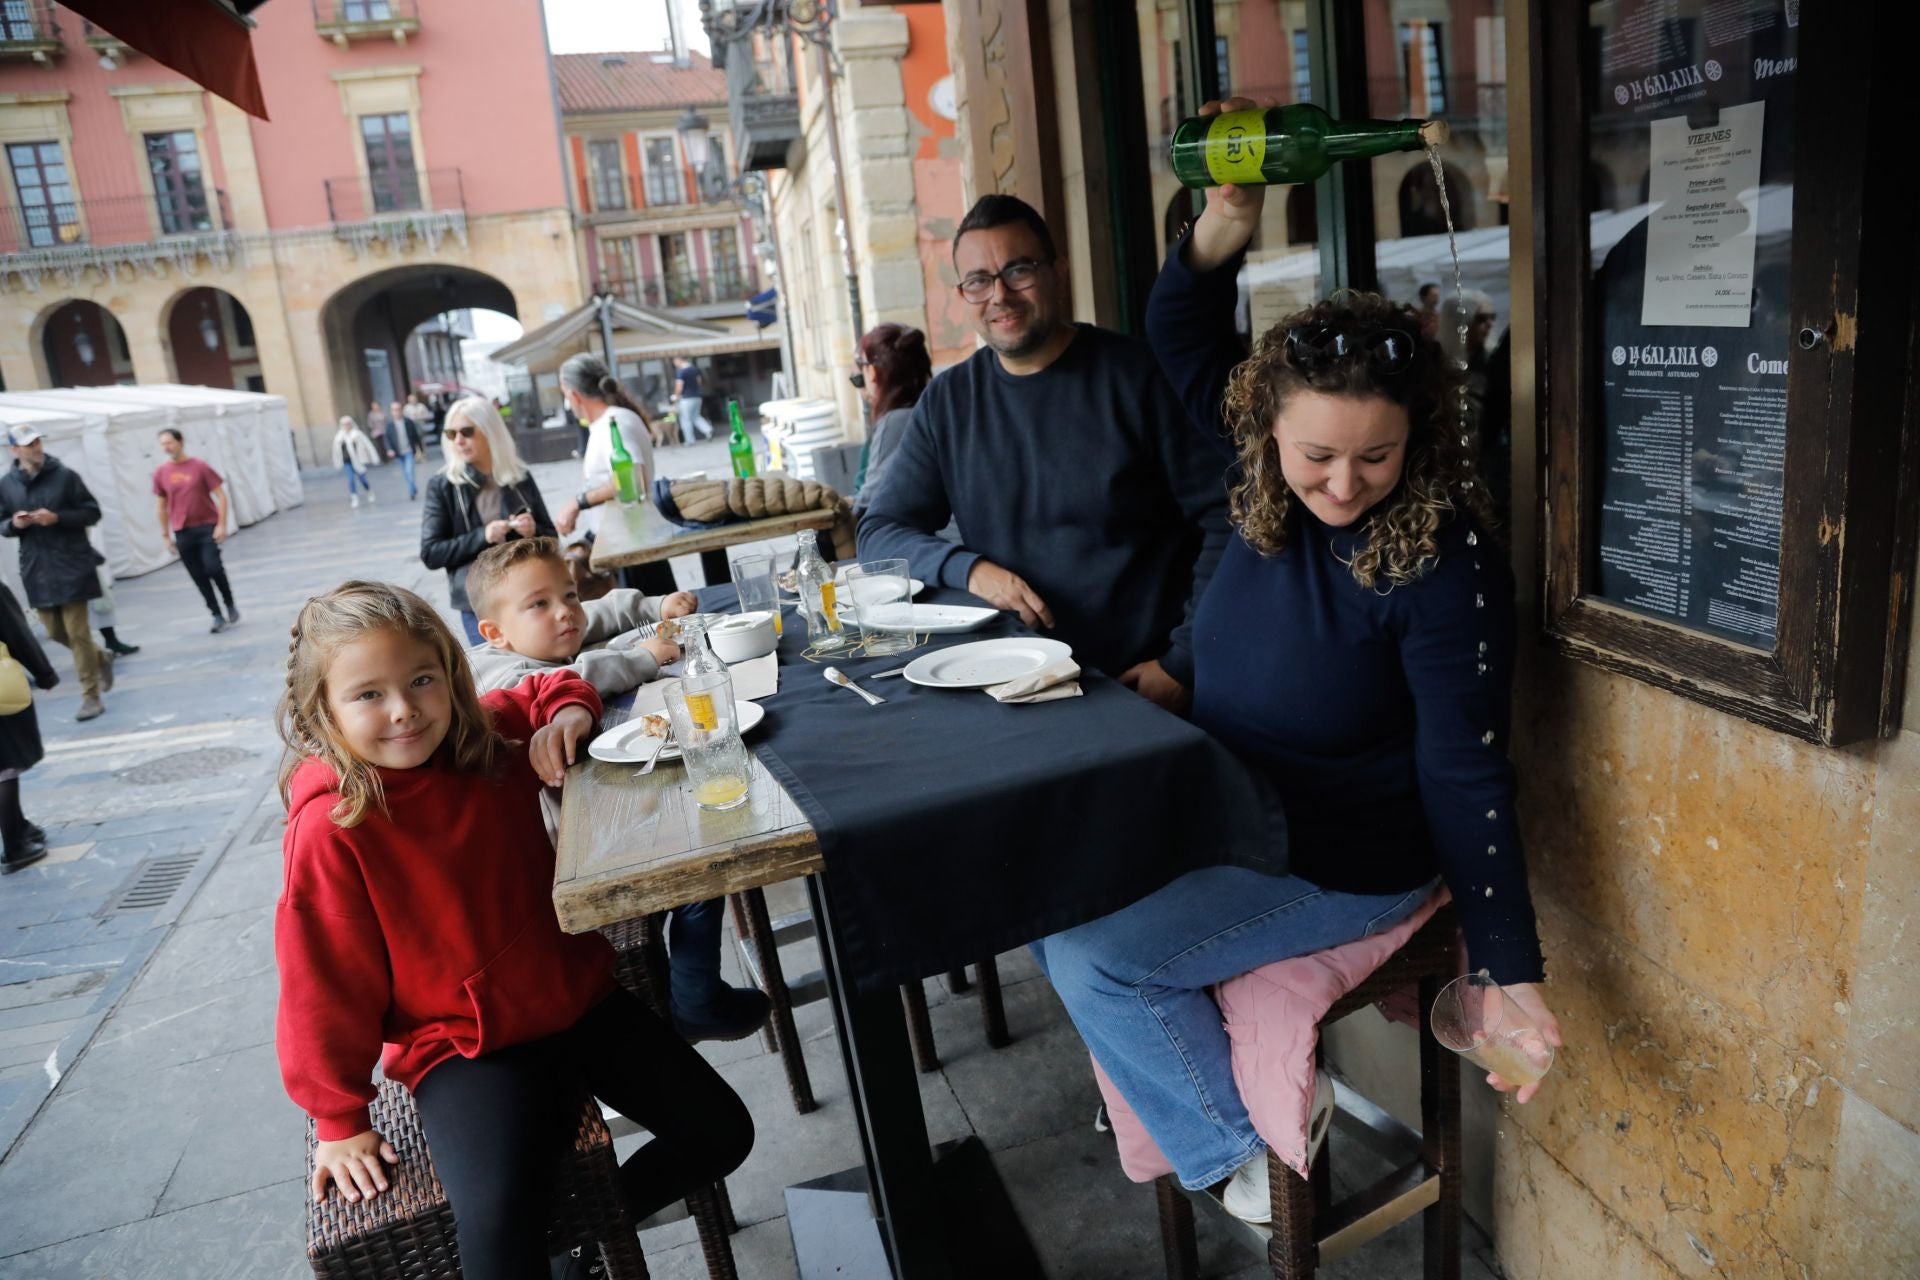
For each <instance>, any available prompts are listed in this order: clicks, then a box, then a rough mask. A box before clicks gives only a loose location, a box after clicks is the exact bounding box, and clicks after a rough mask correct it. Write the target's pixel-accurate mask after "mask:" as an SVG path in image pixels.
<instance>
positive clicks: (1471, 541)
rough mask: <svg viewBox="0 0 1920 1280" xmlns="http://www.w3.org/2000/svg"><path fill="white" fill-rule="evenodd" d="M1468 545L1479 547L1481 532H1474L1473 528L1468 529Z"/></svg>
mask: <svg viewBox="0 0 1920 1280" xmlns="http://www.w3.org/2000/svg"><path fill="white" fill-rule="evenodd" d="M1467 545H1468V546H1470V547H1477V546H1479V545H1480V535H1479V534H1477V533H1474V532H1473V531H1472V530H1468V531H1467Z"/></svg>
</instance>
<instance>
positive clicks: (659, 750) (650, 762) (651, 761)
mask: <svg viewBox="0 0 1920 1280" xmlns="http://www.w3.org/2000/svg"><path fill="white" fill-rule="evenodd" d="M672 745H673V721H672V720H668V721H667V736H666V737H664V738H662V739H660V745H659V746H657V747H655V748H654V749H653V754H652V755H651V756H649V757H648V758H647V764H646V767H645V768H643V769H640V770H638V771H636V772H635V773H634V775H633V776H634V777H636V778H644V777H646V776H647V775H648V774H650V773H652V772H653V766H655V765H657V764H659V763H660V757H661V756H663V755H665V754H666V752H667V748H668V747H669V746H672Z"/></svg>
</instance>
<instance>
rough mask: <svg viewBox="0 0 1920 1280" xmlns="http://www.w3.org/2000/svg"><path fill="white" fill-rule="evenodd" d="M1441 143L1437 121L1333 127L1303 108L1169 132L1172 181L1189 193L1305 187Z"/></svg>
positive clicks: (1223, 118) (1230, 115) (1226, 117)
mask: <svg viewBox="0 0 1920 1280" xmlns="http://www.w3.org/2000/svg"><path fill="white" fill-rule="evenodd" d="M1446 140H1447V126H1446V124H1445V123H1444V122H1442V121H1439V120H1335V119H1334V118H1333V117H1332V116H1330V115H1328V114H1327V113H1326V112H1325V111H1322V110H1321V109H1320V108H1319V107H1316V106H1314V105H1313V104H1312V103H1310V102H1302V103H1296V104H1294V105H1293V106H1290V107H1274V108H1271V109H1269V110H1264V111H1262V110H1252V111H1223V112H1221V113H1220V114H1219V115H1214V116H1194V117H1191V118H1190V119H1186V120H1182V121H1181V122H1180V127H1179V128H1177V129H1175V130H1174V131H1173V143H1172V146H1171V148H1170V154H1169V159H1170V161H1171V162H1172V165H1173V174H1174V176H1175V177H1176V178H1178V179H1180V181H1181V182H1182V183H1184V184H1186V185H1187V186H1189V187H1218V186H1224V185H1226V184H1227V183H1229V182H1231V183H1233V184H1234V185H1236V186H1243V187H1254V186H1271V185H1276V184H1279V183H1283V182H1312V181H1313V180H1314V179H1316V178H1318V177H1320V175H1322V174H1324V173H1325V172H1326V171H1327V170H1329V169H1331V168H1332V167H1333V166H1334V165H1335V164H1336V163H1337V162H1339V161H1341V160H1361V159H1365V158H1367V157H1369V156H1383V155H1386V154H1387V153H1388V152H1391V151H1419V150H1422V149H1424V148H1425V147H1428V146H1436V147H1437V146H1440V145H1441V144H1442V143H1444V142H1446Z"/></svg>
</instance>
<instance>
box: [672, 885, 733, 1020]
mask: <svg viewBox="0 0 1920 1280" xmlns="http://www.w3.org/2000/svg"><path fill="white" fill-rule="evenodd" d="M725 904H726V899H724V898H710V899H708V900H707V901H705V902H690V903H688V904H687V905H686V906H684V907H675V908H674V909H673V923H672V925H671V926H669V928H668V931H667V969H668V976H669V978H670V981H669V983H668V986H669V989H670V990H671V991H672V993H673V1009H674V1012H676V1013H679V1014H682V1015H691V1016H693V1017H694V1018H696V1019H698V1018H699V1017H700V1015H701V1014H703V1013H707V1012H709V1011H710V1010H711V1009H712V1008H713V1004H714V1000H715V998H716V997H717V996H718V995H719V994H720V993H721V992H722V991H724V990H726V986H727V984H726V983H725V982H724V981H723V980H722V979H721V977H720V926H721V923H722V922H723V920H724V919H725V917H726V910H725Z"/></svg>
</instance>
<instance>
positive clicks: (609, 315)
mask: <svg viewBox="0 0 1920 1280" xmlns="http://www.w3.org/2000/svg"><path fill="white" fill-rule="evenodd" d="M593 305H594V306H596V307H598V308H599V309H600V355H601V358H602V359H604V360H605V361H606V362H607V372H608V373H610V374H612V375H613V376H614V377H615V378H616V379H617V378H618V377H619V376H620V369H619V366H617V365H616V364H615V363H614V356H613V295H612V294H610V293H596V294H594V295H593Z"/></svg>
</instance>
